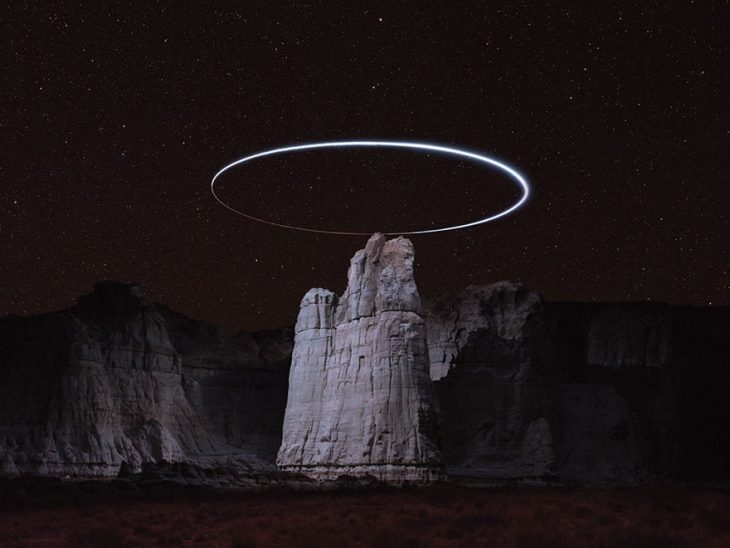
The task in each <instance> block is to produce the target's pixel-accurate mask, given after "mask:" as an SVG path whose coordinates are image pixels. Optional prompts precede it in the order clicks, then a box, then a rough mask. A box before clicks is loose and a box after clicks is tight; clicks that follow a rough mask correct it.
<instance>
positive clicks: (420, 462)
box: [277, 234, 442, 483]
mask: <svg viewBox="0 0 730 548" xmlns="http://www.w3.org/2000/svg"><path fill="white" fill-rule="evenodd" d="M420 309H421V302H420V297H419V295H418V290H417V288H416V283H415V280H414V277H413V245H412V244H411V242H410V241H409V240H407V239H405V238H395V239H393V240H388V241H386V239H385V237H384V236H383V235H382V234H375V235H374V236H373V237H371V238H370V240H369V241H368V243H367V245H366V246H365V249H362V250H360V251H358V252H357V253H355V255H354V256H353V258H352V260H351V261H350V269H349V272H348V284H347V289H346V290H345V292H344V293H343V295H342V296H341V297H338V296H337V295H336V294H334V293H333V292H332V291H329V290H326V289H320V288H317V289H311V290H309V291H308V292H307V294H306V295H305V296H304V298H303V299H302V302H301V308H300V312H299V317H298V319H297V324H296V328H295V339H294V352H293V356H292V366H291V372H290V377H289V395H288V400H287V407H286V414H285V417H284V426H283V437H282V443H281V448H280V449H279V454H278V459H277V464H278V465H279V467H280V468H281V469H283V470H287V471H296V472H301V473H304V474H307V475H308V476H310V477H315V478H317V479H331V478H336V477H338V476H341V475H351V476H363V475H371V476H374V477H376V478H377V479H379V480H383V481H387V482H394V483H401V482H419V481H430V480H433V479H436V478H439V477H441V473H442V472H441V466H440V465H441V454H440V451H439V448H438V445H437V437H438V435H439V410H438V405H437V403H436V399H435V395H434V390H433V386H432V383H431V379H430V376H429V358H428V348H427V345H426V326H425V324H424V321H423V318H422V317H421V315H420Z"/></svg>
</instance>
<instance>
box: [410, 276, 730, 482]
mask: <svg viewBox="0 0 730 548" xmlns="http://www.w3.org/2000/svg"><path fill="white" fill-rule="evenodd" d="M424 318H425V320H426V323H427V326H428V333H429V354H430V355H431V356H432V361H431V375H432V377H433V378H434V379H435V380H436V382H435V386H436V391H437V394H438V397H439V401H440V402H441V408H442V414H443V420H444V439H443V455H444V461H445V462H446V464H447V470H448V472H449V474H450V475H466V476H479V477H488V478H494V479H504V480H520V481H524V480H528V481H536V480H537V481H542V480H549V481H560V482H568V483H589V484H596V483H604V484H628V483H634V482H637V481H641V480H643V479H647V478H649V477H655V476H660V477H665V478H674V479H684V480H693V481H711V480H714V481H721V480H723V479H724V480H726V481H727V480H730V475H728V473H727V471H726V470H725V466H724V465H723V462H727V460H728V458H730V444H729V443H728V442H727V441H726V440H727V435H726V431H727V425H728V424H730V407H728V404H727V401H728V399H727V396H726V394H727V392H728V390H730V311H729V310H728V309H727V308H714V309H698V308H692V307H678V306H667V305H660V304H651V303H625V304H581V303H545V302H543V301H542V299H540V298H539V296H538V295H537V294H535V293H533V292H530V291H527V290H525V289H524V288H522V287H521V286H519V285H517V284H510V283H505V282H502V283H498V284H494V285H491V286H482V287H470V288H467V290H466V291H464V292H462V293H460V294H456V295H454V296H442V297H438V298H436V299H433V300H431V301H428V302H426V303H425V304H424ZM700 448H701V449H700ZM698 460H701V461H702V465H701V466H697V465H696V462H697V461H698Z"/></svg>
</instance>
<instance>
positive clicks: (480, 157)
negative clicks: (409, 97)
mask: <svg viewBox="0 0 730 548" xmlns="http://www.w3.org/2000/svg"><path fill="white" fill-rule="evenodd" d="M355 147H381V148H407V149H417V150H426V151H430V152H442V153H444V154H450V155H453V156H460V157H462V158H468V159H470V160H475V161H477V162H480V163H483V164H487V165H489V166H493V167H496V168H498V169H500V170H502V171H504V172H505V173H507V174H508V175H510V176H511V177H512V178H513V179H514V180H515V181H516V182H517V184H518V186H519V187H520V189H521V190H522V196H521V197H520V199H519V200H518V201H517V202H515V203H514V204H513V205H512V206H510V207H508V208H507V209H505V210H504V211H500V212H499V213H497V214H496V215H492V216H490V217H485V218H484V219H479V220H477V221H474V222H471V223H466V224H462V225H454V226H447V227H444V228H432V229H428V230H412V231H406V232H388V233H387V234H403V235H407V234H432V233H434V232H446V231H448V230H459V229H460V228H469V227H471V226H477V225H481V224H484V223H488V222H490V221H495V220H497V219H500V218H502V217H504V216H506V215H509V214H510V213H512V212H513V211H515V210H516V209H518V208H519V207H520V206H522V205H523V204H524V203H525V202H526V201H527V198H528V197H529V196H530V185H529V184H528V183H527V180H526V179H525V178H524V177H523V176H522V175H520V174H519V173H518V172H517V171H515V170H514V169H513V168H511V167H510V166H508V165H506V164H503V163H502V162H498V161H497V160H495V159H493V158H490V157H489V156H485V155H484V154H477V153H475V152H469V151H467V150H461V149H458V148H452V147H444V146H440V145H429V144H426V143H411V142H399V141H330V142H324V143H312V144H308V145H295V146H290V147H283V148H274V149H271V150H265V151H263V152H258V153H256V154H252V155H251V156H246V157H245V158H241V159H240V160H236V161H235V162H232V163H230V164H228V165H227V166H225V167H224V168H223V169H221V170H220V171H219V172H218V173H216V174H215V176H214V177H213V180H212V181H211V182H210V191H211V192H212V193H213V197H214V198H215V199H216V200H218V203H220V204H221V205H222V206H223V207H225V208H226V209H229V210H231V211H233V212H234V213H237V214H238V215H242V216H243V217H246V218H248V219H251V220H253V221H258V222H260V223H265V224H269V225H273V226H278V227H281V228H290V229H293V230H302V231H305V232H317V233H319V234H344V235H347V236H370V235H371V234H372V232H342V231H337V230H318V229H315V228H305V227H300V226H292V225H285V224H282V223H276V222H274V221H268V220H266V219H260V218H258V217H254V216H253V215H249V214H248V213H244V212H243V211H239V210H237V209H234V208H232V207H231V206H229V205H228V204H226V203H225V202H224V201H223V200H221V199H220V198H219V197H218V195H217V194H216V193H215V183H216V181H217V180H218V178H219V177H220V176H221V175H223V173H225V172H226V171H228V170H229V169H231V168H232V167H235V166H238V165H241V164H244V163H246V162H250V161H251V160H255V159H256V158H263V157H264V156H273V155H275V154H282V153H286V152H293V151H298V150H312V149H317V148H355Z"/></svg>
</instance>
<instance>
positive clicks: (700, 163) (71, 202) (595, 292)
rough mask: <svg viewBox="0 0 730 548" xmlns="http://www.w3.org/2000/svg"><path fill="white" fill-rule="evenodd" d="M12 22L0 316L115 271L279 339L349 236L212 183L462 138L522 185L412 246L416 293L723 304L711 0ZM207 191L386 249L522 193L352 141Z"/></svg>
mask: <svg viewBox="0 0 730 548" xmlns="http://www.w3.org/2000/svg"><path fill="white" fill-rule="evenodd" d="M23 4H24V3H23V2H14V3H12V6H10V7H8V6H6V7H5V8H4V9H3V12H2V14H1V15H0V19H1V20H2V21H1V22H2V28H3V32H2V38H0V40H2V73H1V74H2V76H1V78H2V88H1V89H2V101H1V102H0V105H1V107H0V108H1V110H0V132H1V133H2V147H1V148H0V178H1V183H0V281H1V282H0V315H4V314H22V315H25V314H36V313H40V312H45V311H50V310H54V309H59V308H62V307H65V306H68V305H70V304H72V303H73V302H74V301H75V299H76V298H77V297H78V296H79V295H81V294H84V293H87V292H89V291H90V290H91V288H92V287H93V285H94V283H95V282H97V281H99V280H103V279H117V280H122V281H134V282H137V283H140V284H141V285H143V286H144V287H145V290H146V293H147V296H148V298H149V299H150V300H152V301H160V302H164V303H166V304H167V305H169V306H170V307H171V308H173V309H176V310H179V311H181V312H184V313H185V314H188V315H190V316H192V317H196V318H202V319H206V320H209V321H212V322H214V323H217V324H220V325H223V326H226V327H227V328H229V329H238V328H246V329H254V328H264V327H273V326H281V325H292V324H293V323H294V320H295V318H296V314H297V310H298V305H299V300H300V299H301V297H302V295H303V294H304V292H305V291H306V290H307V289H308V288H310V287H313V286H320V287H328V288H330V289H333V290H336V291H338V292H339V291H342V290H343V289H344V286H345V283H346V273H347V266H348V261H349V258H350V256H351V255H352V254H353V252H354V251H355V250H357V249H359V248H360V247H362V246H363V245H364V243H365V240H366V238H364V237H344V236H327V235H311V234H307V233H299V232H294V231H287V230H283V229H279V228H274V227H271V226H267V225H264V224H259V223H255V222H251V221H248V220H246V219H244V218H242V217H239V216H236V215H234V214H232V213H230V212H229V211H227V210H225V209H224V208H223V207H221V206H220V205H218V204H217V203H216V202H215V200H214V199H213V198H212V196H211V195H210V191H209V184H210V179H211V177H212V176H213V175H214V174H215V173H216V172H217V171H218V170H219V169H220V168H221V167H223V166H224V165H226V164H227V163H229V162H231V161H233V160H236V159H238V158H241V157H243V156H246V155H248V154H251V153H253V152H257V151H261V150H266V149H268V148H273V147H279V146H285V145H292V144H299V143H308V142H315V141H327V140H338V139H386V140H413V141H423V142H434V143H440V144H443V145H446V146H457V147H464V148H467V149H471V150H477V151H482V152H484V153H487V154H491V155H493V156H495V157H497V158H499V159H502V160H504V161H506V162H508V163H510V164H511V165H513V166H514V167H516V168H517V169H519V170H520V171H521V172H522V173H524V174H525V175H526V176H527V177H528V178H529V180H530V182H531V184H532V186H533V191H534V194H533V198H532V199H531V200H530V202H529V203H528V204H527V206H526V207H524V208H523V209H521V210H519V211H518V212H516V213H515V214H514V215H512V216H510V217H508V218H507V219H504V220H500V221H496V222H494V223H490V224H487V225H482V226H479V227H476V228H472V229H468V230H462V231H457V232H448V233H444V234H434V235H425V236H413V237H412V240H413V242H414V244H415V247H416V280H417V283H418V285H419V289H420V291H421V294H422V295H426V296H427V295H430V294H434V293H437V292H444V291H455V290H459V289H461V288H463V287H464V286H466V285H468V284H477V283H478V284H481V283H492V282H495V281H499V280H513V281H519V282H522V283H524V284H525V285H526V286H528V287H530V288H533V289H536V290H538V291H540V292H541V293H542V294H543V295H544V296H545V298H546V299H549V300H579V301H596V300H598V301H607V300H616V301H623V300H639V301H645V300H651V301H664V302H670V303H683V304H693V305H708V304H712V305H729V304H730V276H729V271H730V259H729V256H728V249H730V222H729V216H728V211H729V209H728V208H729V207H730V191H729V190H728V182H727V178H726V175H725V173H726V171H727V168H728V167H729V166H728V161H727V158H728V137H729V133H728V117H727V113H728V107H729V106H730V105H729V104H728V95H729V94H728V85H727V83H728V81H727V49H728V48H727V45H728V41H727V39H726V32H727V28H728V10H727V4H726V3H725V2H705V1H697V2H687V3H683V2H663V1H660V2H606V3H600V4H602V5H603V6H604V7H603V8H601V7H599V3H596V2H575V3H574V5H571V3H570V2H554V3H552V2H551V3H531V2H489V3H480V2H473V3H471V5H470V6H469V7H467V8H459V7H454V6H455V4H454V3H451V2H450V3H444V4H443V5H441V7H424V6H425V4H427V3H425V2H392V3H382V4H379V5H380V7H377V8H376V7H373V8H371V9H359V8H358V9H355V8H353V5H356V4H357V3H354V4H353V3H342V4H340V3H337V2H314V1H313V2H304V1H302V2H297V3H295V4H292V5H290V6H289V7H277V8H274V7H268V4H269V3H266V2H257V3H249V4H251V5H249V6H243V5H242V6H241V7H239V8H236V9H233V8H230V7H225V8H222V7H220V6H216V5H215V4H213V3H209V2H195V3H190V4H189V5H188V4H186V3H178V2H144V3H137V6H136V8H135V9H133V10H131V9H129V8H125V7H118V8H114V9H108V8H101V7H99V4H100V3H96V2H94V3H88V4H86V5H83V4H78V3H72V2H67V3H59V5H58V7H56V8H48V7H46V6H45V4H44V3H41V2H33V3H28V4H29V5H30V6H31V7H23ZM110 4H111V3H110ZM115 4H116V3H115ZM229 4H232V3H229ZM242 4H243V3H242ZM428 4H430V3H428ZM374 5H375V3H373V6H374ZM221 192H222V194H223V195H225V196H226V198H227V199H229V200H231V204H232V205H234V206H235V207H237V208H239V209H243V210H246V211H250V212H251V213H252V214H256V215H260V216H264V217H267V218H270V219H272V220H275V221H278V222H286V223H290V224H297V225H303V226H310V227H314V228H324V229H334V230H338V229H341V230H355V231H360V230H362V231H376V230H381V231H386V232H388V231H398V230H414V229H423V228H431V227H434V226H442V225H445V224H449V223H463V222H467V221H471V220H474V219H476V218H479V217H480V216H484V215H487V214H492V213H494V212H496V211H498V210H499V209H500V208H501V207H504V206H505V205H506V204H509V203H510V201H511V200H514V199H515V197H516V196H517V195H518V193H517V192H516V189H515V187H514V185H513V184H512V183H511V182H510V181H509V179H507V178H506V177H504V176H503V175H500V174H499V173H497V172H494V171H491V170H485V169H483V168H480V167H477V166H474V165H471V164H467V163H464V162H460V161H458V160H455V159H453V158H446V157H441V156H434V155H426V154H417V153H408V152H402V151H401V152H399V151H392V150H391V151H388V150H371V149H359V150H349V151H332V150H330V151H319V152H311V153H298V154H294V155H291V156H287V157H276V158H269V159H267V160H262V161H261V162H257V163H256V164H251V165H250V166H246V167H242V168H240V169H238V170H236V171H234V172H232V173H231V174H230V176H227V177H226V178H225V179H224V181H223V184H222V185H221Z"/></svg>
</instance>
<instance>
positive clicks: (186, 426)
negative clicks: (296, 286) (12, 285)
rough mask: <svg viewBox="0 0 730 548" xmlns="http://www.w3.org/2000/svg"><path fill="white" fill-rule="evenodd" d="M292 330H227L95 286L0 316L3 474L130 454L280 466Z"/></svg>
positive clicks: (110, 471) (138, 459) (117, 461)
mask: <svg viewBox="0 0 730 548" xmlns="http://www.w3.org/2000/svg"><path fill="white" fill-rule="evenodd" d="M290 350H291V333H290V332H287V331H284V330H282V331H281V332H271V333H258V334H240V335H239V336H237V337H229V336H226V335H225V334H224V333H222V331H220V330H219V329H218V328H215V327H213V326H211V325H208V324H205V323H203V322H196V321H193V320H189V319H187V318H185V317H184V316H181V315H179V314H175V313H173V312H171V311H169V310H168V309H167V308H165V307H163V306H160V305H149V304H147V303H145V302H144V300H143V295H142V292H141V289H140V288H139V287H138V286H133V285H125V284H119V283H114V282H106V283H101V284H98V285H97V287H96V289H95V291H94V292H93V293H92V294H90V295H87V296H86V297H83V298H82V299H81V300H80V302H79V304H78V305H76V306H74V307H72V308H70V309H68V310H65V311H62V312H57V313H52V314H47V315H44V316H38V317H32V318H12V317H10V318H4V319H2V320H1V321H0V367H1V368H2V374H3V377H4V379H5V382H3V383H2V384H0V417H1V421H0V462H1V463H2V470H3V472H4V473H6V474H18V473H30V474H40V475H53V476H66V475H69V476H114V475H116V474H117V473H118V471H119V469H120V466H121V465H122V462H126V463H127V464H128V465H129V466H128V469H129V470H131V471H136V470H139V469H140V468H141V465H142V464H143V463H146V462H159V461H161V460H166V461H189V462H196V463H199V464H201V465H211V466H216V465H218V464H221V463H226V464H227V465H229V466H232V467H233V468H235V469H238V470H241V471H251V472H264V471H267V470H273V466H272V464H271V461H272V460H273V454H274V453H275V451H276V448H277V446H278V441H279V435H280V431H281V419H282V411H283V403H284V400H285V395H286V388H285V386H286V375H287V369H288V360H289V352H290Z"/></svg>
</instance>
